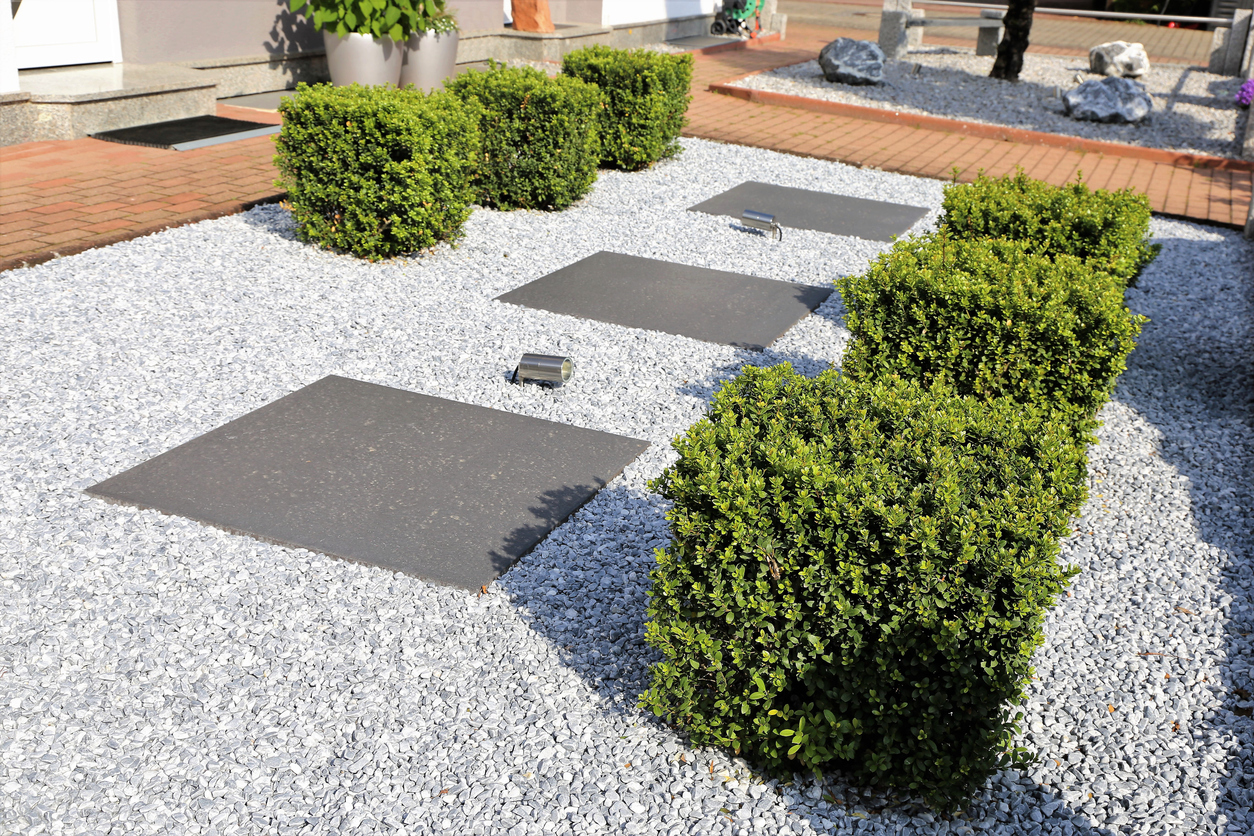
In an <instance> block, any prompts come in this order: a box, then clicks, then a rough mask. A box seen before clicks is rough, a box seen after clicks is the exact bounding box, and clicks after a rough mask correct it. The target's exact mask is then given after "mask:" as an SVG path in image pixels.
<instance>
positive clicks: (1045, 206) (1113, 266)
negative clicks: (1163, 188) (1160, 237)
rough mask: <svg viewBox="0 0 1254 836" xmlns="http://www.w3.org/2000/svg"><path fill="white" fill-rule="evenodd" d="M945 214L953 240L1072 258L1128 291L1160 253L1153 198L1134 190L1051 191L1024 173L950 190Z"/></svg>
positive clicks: (1078, 187)
mask: <svg viewBox="0 0 1254 836" xmlns="http://www.w3.org/2000/svg"><path fill="white" fill-rule="evenodd" d="M942 208H943V209H944V214H943V215H942V216H941V221H940V224H941V229H942V230H943V231H944V232H946V233H947V234H948V235H949V237H951V238H1009V239H1012V240H1015V241H1021V242H1023V243H1024V245H1025V246H1026V247H1027V248H1028V249H1030V250H1031V251H1032V252H1036V253H1040V254H1042V255H1046V256H1050V257H1053V256H1055V255H1073V256H1076V257H1077V258H1081V259H1083V260H1084V261H1086V262H1088V263H1089V265H1090V266H1091V267H1092V268H1093V269H1095V270H1100V271H1102V272H1105V273H1109V274H1111V275H1112V276H1116V277H1117V278H1119V279H1120V280H1121V281H1122V282H1124V283H1125V284H1126V285H1128V286H1133V285H1135V283H1136V277H1137V275H1138V274H1140V272H1141V270H1142V269H1144V267H1145V265H1147V264H1149V263H1150V262H1151V261H1153V260H1154V258H1155V256H1157V255H1158V251H1159V249H1160V247H1159V245H1157V244H1151V243H1149V221H1150V205H1149V198H1147V197H1146V196H1145V195H1143V194H1138V193H1136V192H1134V191H1132V190H1131V189H1123V190H1121V191H1117V192H1108V191H1106V190H1105V189H1098V190H1097V191H1092V190H1090V189H1089V187H1088V186H1086V185H1084V183H1082V182H1080V181H1078V180H1077V181H1076V182H1074V183H1068V184H1066V185H1065V186H1051V185H1050V184H1048V183H1043V182H1041V181H1040V180H1033V179H1031V178H1029V177H1028V176H1027V175H1026V174H1024V173H1023V171H1022V169H1020V170H1019V171H1018V172H1016V173H1015V174H1014V175H1008V176H1006V177H998V178H994V177H985V176H984V175H983V174H981V175H980V176H979V177H978V178H976V180H975V182H973V183H968V184H965V185H958V184H954V185H950V186H946V187H945V200H944V204H943V207H942Z"/></svg>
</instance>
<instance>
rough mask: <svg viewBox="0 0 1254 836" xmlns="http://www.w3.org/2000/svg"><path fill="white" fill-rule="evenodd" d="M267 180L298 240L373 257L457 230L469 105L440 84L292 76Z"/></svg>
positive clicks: (464, 190)
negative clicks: (333, 81)
mask: <svg viewBox="0 0 1254 836" xmlns="http://www.w3.org/2000/svg"><path fill="white" fill-rule="evenodd" d="M279 113H280V114H282V116H283V130H282V131H281V132H280V134H279V137H278V140H277V142H276V147H277V149H278V153H277V154H275V158H274V161H275V166H276V167H277V168H278V170H279V173H280V175H281V177H280V179H279V180H278V181H277V185H279V186H280V187H282V188H284V189H286V190H287V192H288V200H289V201H290V203H291V208H292V218H293V220H294V221H295V222H296V225H297V229H298V230H299V232H300V235H301V237H302V238H303V239H305V240H307V241H313V242H316V243H318V244H321V245H323V246H327V247H334V248H336V249H341V250H347V251H349V252H351V253H354V254H356V255H358V256H362V257H364V258H370V259H375V258H382V257H386V256H393V255H400V254H403V253H409V252H414V251H416V250H421V249H426V248H428V247H433V246H435V245H436V244H437V243H439V242H440V241H448V240H451V239H454V238H456V237H457V236H458V235H460V234H461V228H462V224H464V223H465V221H466V218H467V217H469V215H470V203H471V202H472V201H473V197H474V193H473V190H472V187H471V178H472V176H473V173H474V171H475V166H476V161H477V159H478V156H479V113H478V110H477V108H476V106H475V105H474V104H465V103H463V102H462V101H461V100H460V99H458V98H457V97H455V96H453V95H451V94H448V93H434V94H431V95H426V94H424V93H421V92H419V91H416V90H412V89H411V90H397V89H396V88H390V87H359V86H357V85H352V86H350V87H331V86H329V85H317V86H314V87H310V86H308V85H305V84H301V85H300V86H298V87H297V91H296V95H295V96H293V97H291V98H286V99H284V100H283V101H282V102H281V103H280V105H279Z"/></svg>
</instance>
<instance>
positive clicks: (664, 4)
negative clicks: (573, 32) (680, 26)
mask: <svg viewBox="0 0 1254 836" xmlns="http://www.w3.org/2000/svg"><path fill="white" fill-rule="evenodd" d="M715 5H716V3H715V0H603V2H602V4H601V25H602V26H623V25H625V24H631V23H647V22H649V21H653V20H669V19H673V18H677V17H692V16H693V15H708V14H713V13H714V8H715Z"/></svg>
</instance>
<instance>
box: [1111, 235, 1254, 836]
mask: <svg viewBox="0 0 1254 836" xmlns="http://www.w3.org/2000/svg"><path fill="white" fill-rule="evenodd" d="M1224 234H1225V235H1226V236H1233V237H1239V234H1238V233H1235V232H1225V233H1224ZM1157 240H1160V241H1162V242H1163V243H1164V244H1165V245H1166V247H1170V248H1171V250H1172V253H1171V258H1172V268H1171V275H1169V276H1168V275H1162V274H1155V273H1153V272H1151V274H1150V276H1148V277H1144V278H1143V281H1142V285H1141V287H1140V288H1138V289H1134V290H1131V291H1129V293H1128V301H1129V305H1130V306H1131V307H1132V309H1133V310H1134V311H1135V312H1137V313H1143V314H1145V315H1147V316H1149V317H1150V319H1151V322H1149V323H1147V324H1146V326H1145V328H1144V332H1143V337H1142V339H1141V340H1140V344H1139V345H1138V346H1137V348H1136V350H1135V351H1134V352H1133V353H1132V355H1131V356H1130V357H1129V359H1128V370H1127V371H1126V372H1125V373H1124V375H1123V378H1122V380H1121V382H1120V385H1119V386H1118V388H1117V389H1116V392H1115V397H1116V398H1117V399H1118V400H1119V401H1121V402H1122V403H1124V404H1126V405H1127V406H1129V407H1131V408H1132V409H1135V410H1136V411H1137V412H1138V413H1139V414H1140V415H1141V416H1143V417H1144V418H1145V420H1147V421H1149V422H1150V423H1151V424H1153V425H1154V427H1155V428H1156V429H1157V430H1158V431H1159V432H1160V433H1161V434H1162V439H1161V443H1160V446H1159V450H1158V454H1159V455H1161V456H1162V458H1163V460H1164V462H1166V463H1167V464H1169V465H1171V466H1172V467H1173V468H1175V470H1176V472H1178V473H1179V474H1180V475H1181V476H1184V477H1186V478H1187V479H1188V481H1189V485H1188V490H1189V499H1190V504H1191V512H1192V516H1193V518H1194V519H1195V520H1196V523H1197V526H1198V529H1199V533H1200V538H1201V539H1202V540H1203V541H1205V542H1206V543H1208V544H1210V545H1212V546H1215V547H1217V548H1219V549H1223V550H1224V551H1225V552H1226V553H1227V554H1228V556H1229V560H1228V563H1227V565H1226V566H1224V567H1223V570H1222V576H1221V579H1220V583H1221V584H1222V592H1223V593H1224V594H1225V595H1226V596H1229V597H1230V598H1231V604H1230V605H1229V606H1228V607H1227V608H1226V614H1227V615H1228V616H1229V620H1228V621H1227V624H1226V625H1225V636H1224V651H1225V655H1226V662H1225V663H1224V664H1223V668H1224V680H1225V681H1224V683H1223V684H1224V686H1225V688H1226V689H1227V695H1226V698H1225V701H1224V706H1223V707H1222V708H1221V709H1219V711H1217V712H1216V713H1215V714H1213V715H1211V716H1209V717H1207V718H1205V721H1206V724H1207V725H1208V726H1209V727H1210V728H1212V729H1215V728H1217V729H1218V730H1220V731H1222V732H1227V733H1230V734H1232V735H1234V736H1236V737H1237V739H1238V741H1239V748H1238V751H1240V752H1243V753H1244V759H1242V757H1240V756H1239V757H1238V758H1236V759H1233V760H1231V761H1230V762H1229V763H1228V764H1227V772H1228V775H1229V777H1228V779H1226V780H1225V781H1224V782H1223V783H1224V784H1225V785H1226V792H1223V794H1222V795H1221V796H1220V797H1219V799H1217V812H1219V813H1223V814H1226V815H1227V816H1228V819H1229V821H1232V820H1233V818H1234V816H1233V814H1234V813H1237V814H1239V816H1238V821H1239V820H1240V819H1242V818H1245V817H1246V816H1248V815H1250V810H1251V805H1252V803H1254V788H1252V786H1251V778H1252V777H1254V761H1252V760H1251V758H1252V755H1254V716H1252V715H1254V702H1252V697H1254V670H1251V666H1254V652H1252V650H1251V648H1252V647H1254V318H1252V317H1251V313H1252V312H1254V246H1251V245H1246V247H1245V250H1244V253H1243V254H1242V255H1241V256H1240V257H1239V261H1238V263H1235V264H1234V263H1231V256H1230V254H1229V253H1226V252H1223V251H1222V250H1221V249H1220V248H1221V247H1225V246H1230V244H1228V243H1217V242H1210V241H1195V240H1189V239H1175V238H1159V239H1157ZM1220 259H1223V261H1220ZM1152 270H1153V268H1152V267H1151V271H1152ZM1190 276H1192V277H1196V278H1195V279H1193V280H1192V281H1190V279H1189V277H1190ZM1186 299H1187V304H1184V302H1185V300H1186ZM1176 303H1179V304H1176ZM1190 311H1202V316H1201V317H1194V318H1189V312H1190ZM1212 311H1225V312H1229V313H1228V314H1227V315H1226V316H1222V315H1221V316H1220V317H1215V318H1212V317H1211V312H1212ZM1233 311H1236V313H1235V315H1233V313H1232V312H1233ZM1203 317H1204V318H1203ZM1214 319H1221V320H1224V321H1221V322H1220V325H1219V327H1216V325H1215V321H1214ZM1233 323H1235V324H1236V327H1232V325H1233ZM1148 335H1152V337H1153V338H1152V339H1145V336H1148ZM1199 442H1200V443H1199ZM1222 601H1223V599H1221V603H1222ZM1247 821H1248V820H1247ZM1230 832H1235V831H1230Z"/></svg>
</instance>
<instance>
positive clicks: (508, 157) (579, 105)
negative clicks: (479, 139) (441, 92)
mask: <svg viewBox="0 0 1254 836" xmlns="http://www.w3.org/2000/svg"><path fill="white" fill-rule="evenodd" d="M445 87H446V89H448V90H450V91H452V92H453V93H454V94H455V95H457V96H460V97H461V98H462V99H463V100H464V101H466V102H471V103H474V104H475V105H476V106H477V107H479V109H480V111H479V112H480V120H481V121H480V128H481V131H480V133H481V135H482V136H483V147H482V150H481V154H480V157H479V165H478V176H477V180H476V182H475V188H476V192H477V195H478V200H479V202H480V203H481V204H483V205H485V206H494V207H497V208H499V209H565V208H566V207H567V206H569V205H570V204H572V203H574V202H575V201H576V200H578V199H579V198H581V197H583V196H584V195H585V194H587V193H588V190H589V189H591V188H592V184H593V183H594V182H596V178H597V161H598V159H599V158H600V151H601V146H600V142H599V140H598V137H597V113H598V112H599V111H600V109H601V91H600V90H598V89H597V87H596V86H595V85H592V84H585V83H584V82H582V81H580V80H578V79H575V78H567V77H564V76H558V77H557V78H549V77H548V76H546V75H545V74H544V73H542V72H540V71H539V70H536V69H532V68H531V67H519V68H506V67H502V66H499V65H493V67H492V69H490V70H489V71H488V72H475V71H473V70H472V71H471V72H467V73H463V74H462V75H460V76H458V77H456V78H454V79H452V80H451V81H446V82H445Z"/></svg>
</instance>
